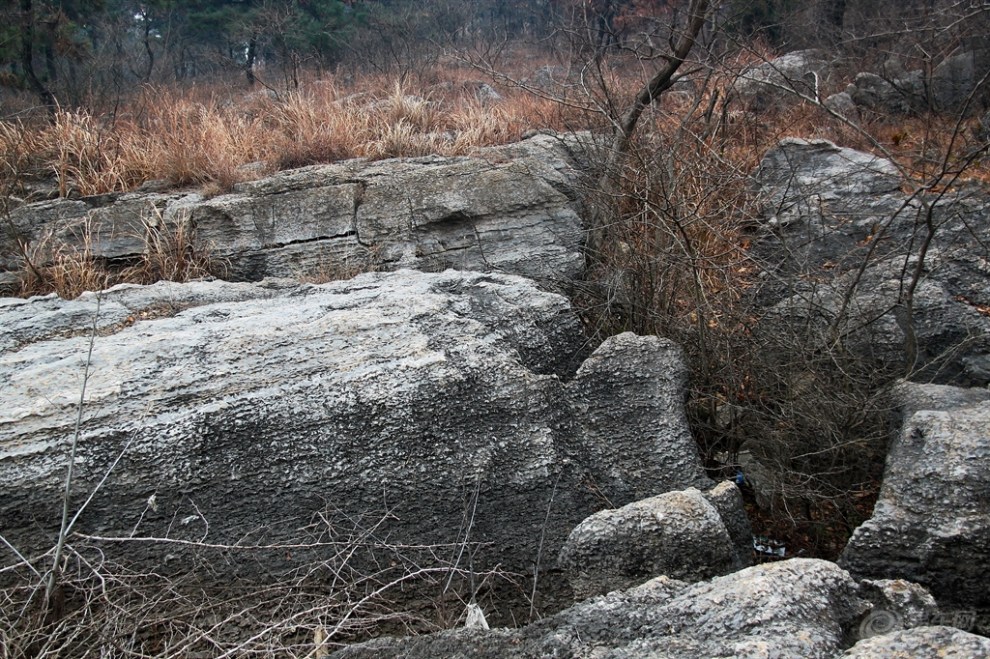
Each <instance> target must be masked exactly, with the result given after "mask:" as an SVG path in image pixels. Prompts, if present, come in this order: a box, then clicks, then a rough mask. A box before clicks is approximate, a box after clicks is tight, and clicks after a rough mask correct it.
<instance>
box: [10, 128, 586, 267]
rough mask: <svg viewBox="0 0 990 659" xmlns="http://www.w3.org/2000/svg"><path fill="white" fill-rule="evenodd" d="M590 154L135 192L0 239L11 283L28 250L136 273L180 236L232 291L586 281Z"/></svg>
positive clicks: (535, 147)
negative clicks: (161, 242) (584, 197)
mask: <svg viewBox="0 0 990 659" xmlns="http://www.w3.org/2000/svg"><path fill="white" fill-rule="evenodd" d="M584 148H585V147H583V146H582V139H579V138H573V137H571V138H564V137H560V138H558V137H555V136H550V135H537V136H535V137H533V138H531V139H528V140H525V141H523V142H520V143H518V144H511V145H507V146H503V147H493V148H488V149H479V150H478V152H477V153H476V155H473V156H471V157H466V156H465V157H438V156H427V157H422V158H405V159H394V160H384V161H379V162H367V161H364V160H352V161H346V162H342V163H338V164H332V165H315V166H311V167H304V168H301V169H294V170H288V171H284V172H279V173H277V174H274V175H272V176H270V177H268V178H264V179H261V180H258V181H252V182H249V183H241V184H239V185H236V186H235V187H234V190H233V191H232V192H231V193H229V194H224V195H220V196H217V197H213V198H209V199H206V198H203V197H202V196H201V195H200V194H197V193H189V192H176V193H170V194H161V193H145V192H134V193H128V194H113V195H103V196H99V197H88V198H83V199H59V200H54V201H45V202H38V203H34V204H29V205H26V206H22V207H20V208H17V209H15V210H14V211H13V212H12V213H11V218H10V219H11V227H13V228H14V229H15V231H13V232H5V234H4V236H3V237H0V275H4V272H3V271H7V273H6V276H5V277H0V281H3V280H4V279H8V280H9V279H10V276H11V272H10V271H13V270H16V269H18V268H19V267H20V258H19V256H18V254H19V250H18V248H17V247H16V245H15V242H14V241H15V240H17V239H20V240H23V241H27V242H32V241H34V242H37V241H39V240H42V239H43V238H44V237H45V236H47V235H49V234H51V235H52V236H54V238H55V240H56V242H59V243H67V244H70V245H71V244H74V245H79V246H82V245H83V244H84V242H85V241H87V240H88V243H87V244H88V246H89V249H90V250H91V253H92V255H93V256H94V257H95V258H97V259H102V260H108V261H111V262H114V261H116V262H120V263H126V262H128V261H133V260H134V259H136V258H138V257H139V256H140V255H141V254H142V253H143V252H144V251H145V250H146V249H147V244H148V237H149V234H152V233H154V232H156V231H164V232H166V233H168V232H173V231H174V230H175V227H177V226H180V225H181V226H183V227H185V228H186V229H188V231H187V235H189V236H191V237H192V238H193V240H194V242H195V244H196V245H197V246H198V247H199V248H201V249H206V248H208V249H210V250H211V252H212V255H213V257H214V258H215V260H216V261H217V262H218V263H222V264H225V265H226V275H225V278H233V279H242V280H244V279H246V280H259V279H261V278H263V277H337V278H339V276H340V275H343V274H348V273H351V274H352V273H353V272H355V271H359V270H367V269H370V268H377V269H390V270H391V269H399V268H414V269H418V270H425V271H431V272H433V271H435V272H438V271H441V270H444V269H446V268H458V269H462V270H476V271H486V272H487V271H498V272H508V273H512V274H521V275H525V276H527V277H531V278H534V279H539V280H544V281H549V282H556V281H566V280H567V279H569V278H573V277H576V276H578V275H580V274H581V272H582V271H583V268H584V257H583V255H582V253H581V240H582V224H581V218H580V216H579V211H580V208H581V205H580V202H579V200H578V194H577V185H578V177H579V175H578V171H577V165H576V164H575V163H576V161H577V160H580V157H579V156H577V157H576V156H575V154H579V153H580V152H582V150H583V149H584ZM7 234H11V235H7Z"/></svg>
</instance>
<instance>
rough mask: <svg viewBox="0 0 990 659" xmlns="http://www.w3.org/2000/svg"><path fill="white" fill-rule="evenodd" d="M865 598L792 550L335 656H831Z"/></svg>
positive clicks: (827, 567) (837, 574) (829, 567)
mask: <svg viewBox="0 0 990 659" xmlns="http://www.w3.org/2000/svg"><path fill="white" fill-rule="evenodd" d="M865 608H866V604H865V602H863V601H862V600H860V599H859V597H858V595H857V587H856V583H855V582H854V581H853V580H852V579H851V578H850V577H849V575H848V574H847V573H846V572H845V571H843V570H841V569H840V568H839V567H838V566H836V565H835V564H833V563H828V562H826V561H820V560H812V559H790V560H787V561H781V562H779V563H771V564H766V565H759V566H755V567H750V568H747V569H745V570H742V571H740V572H736V573H734V574H730V575H727V576H724V577H718V578H715V579H712V580H711V581H707V582H703V583H697V584H693V585H688V584H685V583H683V582H679V581H675V580H672V579H669V578H667V577H658V578H656V579H654V580H652V581H648V582H646V583H645V584H643V585H641V586H638V587H636V588H632V589H630V590H627V591H616V592H612V593H609V594H608V595H606V596H602V597H595V598H592V599H589V600H587V601H585V602H582V603H580V604H577V605H575V606H573V607H571V608H569V609H566V610H564V611H561V612H560V613H558V614H556V615H554V616H551V617H549V618H546V619H544V620H541V621H539V622H535V623H533V624H530V625H528V626H526V627H523V628H521V629H512V630H507V629H498V630H491V631H477V630H457V631H449V632H441V633H439V634H433V635H430V636H420V637H414V638H403V639H379V640H375V641H371V642H369V643H365V644H362V645H358V646H353V647H350V648H346V649H344V650H342V651H340V652H338V653H337V654H335V655H333V656H335V657H340V658H341V659H345V658H346V659H358V658H365V657H367V658H371V657H376V658H377V657H403V658H405V659H426V658H427V657H430V658H431V659H432V658H433V657H479V658H487V657H491V658H492V659H495V658H496V657H498V658H502V657H595V658H599V657H609V658H611V659H620V658H621V659H625V658H629V659H632V658H634V657H635V658H640V657H664V658H670V659H675V658H676V659H680V658H684V659H697V657H807V658H818V657H822V658H824V657H836V656H838V655H839V654H840V653H841V652H842V649H843V644H844V642H845V638H846V636H847V635H848V634H849V633H851V631H852V628H853V627H854V625H855V623H856V621H857V619H858V617H859V616H860V615H861V613H862V612H863V611H864V610H865Z"/></svg>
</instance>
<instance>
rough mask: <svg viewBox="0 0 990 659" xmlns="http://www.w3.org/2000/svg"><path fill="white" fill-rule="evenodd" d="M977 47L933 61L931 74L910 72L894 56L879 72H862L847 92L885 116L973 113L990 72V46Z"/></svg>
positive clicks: (861, 103) (860, 104) (916, 71)
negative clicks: (931, 112) (926, 113)
mask: <svg viewBox="0 0 990 659" xmlns="http://www.w3.org/2000/svg"><path fill="white" fill-rule="evenodd" d="M973 46H974V47H973V48H972V49H969V50H962V51H960V52H956V53H954V54H953V55H950V56H949V57H946V58H945V59H943V60H942V61H940V62H937V63H934V62H933V64H934V66H932V68H931V71H930V73H926V72H925V71H922V70H920V69H915V70H912V71H907V70H905V68H904V66H903V65H902V64H901V63H900V62H899V61H897V60H893V59H892V60H890V61H888V62H887V63H886V64H885V65H884V67H883V70H882V71H881V72H880V73H879V74H877V73H871V72H868V71H864V72H862V73H859V74H858V75H857V76H856V78H855V79H854V80H853V82H852V83H851V84H850V85H849V86H848V87H847V88H846V90H845V92H844V93H845V94H846V95H848V96H849V98H850V99H851V100H852V102H853V103H854V104H855V105H856V106H857V107H858V108H861V109H865V110H868V111H872V112H876V113H879V114H882V115H906V114H916V113H919V112H925V111H929V110H934V111H936V112H951V113H957V112H960V111H964V112H970V113H971V112H973V111H974V110H976V109H977V108H979V107H980V106H981V103H980V102H979V101H980V99H981V98H986V89H985V84H984V83H985V78H986V75H987V73H988V72H990V49H987V48H986V47H985V46H984V45H983V44H980V43H976V44H973Z"/></svg>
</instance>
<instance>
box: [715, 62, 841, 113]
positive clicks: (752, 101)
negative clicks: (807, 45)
mask: <svg viewBox="0 0 990 659" xmlns="http://www.w3.org/2000/svg"><path fill="white" fill-rule="evenodd" d="M830 71H831V63H830V62H829V61H828V60H827V58H826V55H825V53H823V52H822V51H819V50H799V51H794V52H791V53H787V54H786V55H781V56H780V57H777V58H775V59H772V60H770V61H767V62H763V63H762V64H759V65H757V66H753V67H750V68H748V69H746V70H745V71H743V72H742V73H741V74H740V75H739V78H738V79H737V80H736V81H735V83H734V84H733V92H734V93H735V94H736V95H737V96H738V97H739V99H740V100H741V101H742V103H743V104H744V105H745V107H746V109H748V110H751V111H755V112H759V111H761V110H765V109H767V108H770V107H773V106H775V105H780V104H785V103H796V102H797V101H798V97H799V96H804V97H808V98H812V99H817V98H818V94H819V90H820V89H821V88H822V86H824V84H825V82H826V80H827V78H828V75H829V73H830Z"/></svg>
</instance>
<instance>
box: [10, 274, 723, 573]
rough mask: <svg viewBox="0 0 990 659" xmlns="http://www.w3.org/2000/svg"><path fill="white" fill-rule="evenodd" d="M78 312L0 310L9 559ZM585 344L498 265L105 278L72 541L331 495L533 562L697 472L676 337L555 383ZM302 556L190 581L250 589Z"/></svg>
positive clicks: (571, 317) (295, 507) (245, 564)
mask: <svg viewBox="0 0 990 659" xmlns="http://www.w3.org/2000/svg"><path fill="white" fill-rule="evenodd" d="M96 308H97V296H96V295H95V294H86V295H84V296H82V297H81V298H79V299H77V300H73V301H63V300H58V299H57V298H54V297H47V298H33V299H29V300H5V301H4V302H3V304H0V328H2V330H0V336H2V340H0V344H2V346H3V350H2V352H0V389H2V396H3V401H4V404H3V406H2V408H0V482H3V483H4V496H3V497H2V498H0V528H2V529H3V534H4V537H5V538H6V539H7V540H8V541H10V542H11V543H12V544H14V546H16V547H18V548H19V549H20V550H21V552H22V553H25V554H29V553H33V552H37V551H44V550H47V549H49V548H50V547H51V546H52V541H53V537H54V535H55V533H56V531H57V528H58V520H59V509H60V508H59V502H60V498H61V488H62V482H63V480H62V479H63V477H64V473H65V467H66V461H67V449H68V446H69V443H70V438H71V437H72V434H73V426H74V422H75V418H76V411H77V409H76V401H77V400H78V398H79V395H80V389H81V385H82V378H83V368H84V364H85V362H86V355H87V350H88V346H89V327H90V324H91V323H92V319H93V314H94V313H95V312H96ZM584 350H585V339H584V337H583V335H582V332H581V327H580V322H579V320H578V318H577V316H576V315H575V314H574V312H573V311H572V310H571V308H570V306H569V304H568V302H567V301H566V299H565V298H563V297H561V296H559V295H555V294H550V293H547V292H542V291H541V290H539V289H538V288H537V287H536V285H535V284H534V283H533V282H532V281H530V280H527V279H523V278H520V277H514V276H510V275H496V274H491V275H485V274H480V273H461V272H456V271H447V272H445V273H441V274H427V273H420V272H413V271H399V272H395V273H376V274H365V275H360V276H358V277H356V278H354V279H353V280H350V281H347V282H334V283H330V284H325V285H303V284H298V283H293V282H287V281H274V280H267V281H264V282H261V283H257V284H245V283H240V284H231V283H225V282H219V281H211V282H195V283H190V284H171V283H165V282H161V283H159V284H156V285H154V286H148V287H139V286H121V287H117V288H114V289H111V290H109V291H107V292H105V293H103V294H102V296H100V314H99V318H98V322H97V336H96V339H95V342H94V344H93V353H92V360H91V364H90V369H89V373H90V375H89V379H88V382H87V386H86V402H85V407H84V410H83V411H84V414H83V422H82V427H81V435H80V442H79V451H78V457H77V463H76V476H75V485H74V488H73V497H72V501H71V504H72V509H73V510H76V509H78V507H79V506H80V505H81V504H82V503H83V501H84V500H85V499H86V497H87V496H88V494H89V493H90V492H92V491H93V490H94V488H95V487H96V485H97V483H98V482H99V481H100V480H101V479H102V478H103V477H104V475H105V474H108V473H109V476H108V478H107V480H106V482H105V483H104V484H103V485H102V486H101V487H100V488H99V491H98V493H97V494H96V496H95V497H94V498H93V500H92V501H91V502H90V503H89V505H88V507H87V508H86V510H85V512H84V513H83V514H82V515H81V516H80V518H79V520H78V521H77V523H76V525H75V527H74V529H73V532H74V533H75V534H85V535H89V536H101V537H104V538H106V537H113V538H121V537H129V536H132V535H137V536H141V537H148V538H169V539H176V540H189V541H195V542H204V543H210V544H214V545H221V544H232V543H238V542H240V543H260V544H266V543H267V544H272V543H278V542H290V541H292V540H294V539H297V538H299V537H300V536H299V534H300V529H301V528H303V527H305V526H306V525H307V524H309V523H310V522H311V521H312V520H313V519H314V517H316V516H318V515H319V514H321V513H322V512H325V511H327V510H328V509H331V510H333V511H336V512H341V513H344V514H347V515H350V516H351V517H352V519H358V518H360V519H371V520H375V523H380V526H378V527H377V530H376V537H379V538H388V539H389V541H390V542H397V543H412V544H416V543H428V544H437V543H453V544H455V545H456V544H458V543H461V542H464V541H465V540H466V539H467V540H469V541H470V542H472V543H482V544H481V545H480V548H479V549H478V550H477V551H476V552H475V553H474V555H473V559H474V566H475V567H476V568H479V569H481V568H482V567H484V566H486V565H488V566H491V565H494V564H499V565H501V566H502V568H503V569H506V570H514V571H518V572H524V571H526V570H528V569H531V568H532V567H533V566H534V565H535V564H537V562H538V554H539V551H540V547H541V546H542V557H543V558H542V562H541V563H540V567H541V568H542V569H545V570H547V569H551V568H552V567H553V566H552V562H553V557H554V556H556V553H557V551H558V550H559V548H560V547H561V545H562V544H563V542H564V540H565V539H566V537H567V534H568V533H569V532H570V530H571V529H572V528H573V526H574V525H575V524H577V523H578V522H579V521H580V520H582V519H584V518H585V517H587V516H588V515H590V514H591V513H593V512H595V511H596V510H598V509H599V508H600V507H601V506H602V498H603V497H604V498H607V499H608V500H610V501H612V502H613V503H615V504H617V505H622V504H624V503H627V502H628V501H631V500H634V499H640V498H645V497H648V496H652V495H654V494H658V493H660V492H663V491H666V490H668V489H683V488H687V487H700V488H708V487H710V486H711V482H710V481H709V480H708V479H707V478H706V477H705V475H704V472H703V470H702V468H701V465H700V461H699V459H698V456H697V451H696V448H695V445H694V443H693V441H692V440H691V437H690V434H689V433H688V431H687V429H686V427H685V426H684V425H683V409H682V407H683V405H682V401H683V396H684V391H683V386H684V374H685V367H684V365H683V363H681V361H680V360H681V353H680V351H679V350H677V349H676V348H675V347H674V346H673V345H672V344H670V343H669V342H666V341H663V340H660V339H657V338H653V337H635V336H633V335H622V336H619V337H616V338H614V339H611V340H609V341H607V342H606V343H605V344H604V345H602V346H601V347H600V348H599V349H598V350H597V351H596V352H595V353H594V354H593V355H591V357H590V358H589V359H588V361H586V362H585V363H584V365H583V366H582V367H581V368H580V370H578V371H577V374H576V375H575V370H576V368H577V366H578V364H580V363H581V360H582V358H583V357H584V352H583V351H584ZM665 369H669V370H665ZM602 424H608V425H607V427H606V426H605V425H602ZM111 467H112V468H111ZM475 492H476V493H477V494H476V495H475V494H474V493H475ZM472 499H476V503H474V504H471V503H470V502H471V501H472ZM466 502H468V503H466ZM469 505H472V506H473V508H474V510H473V518H474V522H473V524H472V525H471V530H470V537H469V538H465V535H464V532H463V529H464V525H463V522H464V515H465V510H466V506H469ZM369 523H370V522H369ZM73 538H74V539H75V540H77V541H79V542H81V540H79V537H78V536H76V535H74V536H73ZM90 542H91V543H95V544H97V545H99V547H100V549H101V551H103V552H104V553H103V555H104V557H105V558H106V559H107V560H111V561H116V562H120V563H124V564H127V565H131V566H133V567H135V568H140V569H155V570H162V571H170V572H171V571H175V572H182V571H189V570H191V569H192V568H193V567H194V566H195V565H197V563H196V561H197V558H196V556H195V551H193V550H189V551H188V552H185V551H184V550H183V548H182V547H176V546H170V545H167V544H165V543H153V542H147V543H138V542H111V541H99V540H91V541H90ZM541 543H542V545H541ZM472 551H474V550H472ZM312 558H313V557H312V556H307V554H306V551H305V548H300V549H298V550H295V551H293V552H285V553H284V555H281V556H280V558H279V559H278V560H279V561H281V562H284V564H282V563H278V564H266V563H264V561H263V560H261V559H256V560H250V561H239V560H229V559H226V560H218V561H217V562H216V564H214V565H212V566H211V568H210V570H208V571H207V572H206V574H207V578H209V579H214V580H217V581H221V582H222V581H223V580H224V579H226V578H227V577H228V576H229V575H231V574H237V575H239V576H243V577H246V578H256V579H258V580H260V579H262V577H264V576H265V575H266V574H267V573H269V572H277V571H279V570H287V569H292V568H293V567H298V566H299V565H300V564H305V561H307V560H311V559H312ZM264 560H269V559H268V558H266V559H264Z"/></svg>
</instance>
